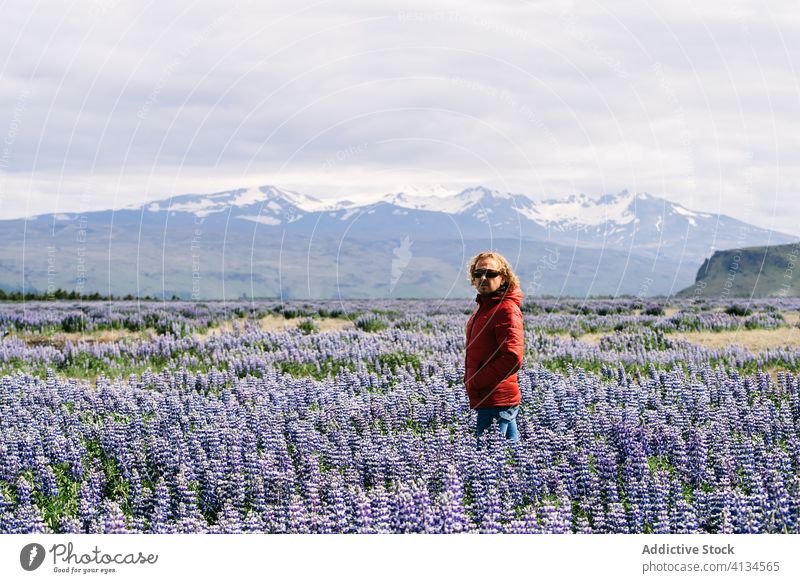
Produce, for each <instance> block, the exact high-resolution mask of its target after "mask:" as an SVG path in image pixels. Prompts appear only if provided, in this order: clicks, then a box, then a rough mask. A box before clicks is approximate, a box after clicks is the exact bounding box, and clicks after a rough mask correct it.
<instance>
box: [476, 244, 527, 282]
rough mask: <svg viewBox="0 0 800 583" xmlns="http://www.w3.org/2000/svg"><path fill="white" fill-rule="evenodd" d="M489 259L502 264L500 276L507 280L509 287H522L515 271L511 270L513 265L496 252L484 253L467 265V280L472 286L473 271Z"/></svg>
mask: <svg viewBox="0 0 800 583" xmlns="http://www.w3.org/2000/svg"><path fill="white" fill-rule="evenodd" d="M489 258H492V259H494V260H495V261H497V263H498V264H500V270H499V271H500V275H502V276H503V277H505V278H506V283H507V284H508V287H519V286H520V283H519V278H518V277H517V275H516V274H515V273H514V270H512V269H511V264H510V263H509V262H508V261H507V260H506V258H505V257H503V256H502V255H500V254H499V253H495V252H494V251H482V252H480V253H478V254H477V255H476V256H475V257H473V258H472V259H470V260H469V263H468V264H467V279H468V280H469V282H470V284H471V283H472V271H473V270H474V269H475V266H476V265H477V264H478V262H479V261H481V260H482V259H489Z"/></svg>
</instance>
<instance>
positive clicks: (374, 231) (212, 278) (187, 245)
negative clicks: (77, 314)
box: [0, 185, 794, 299]
mask: <svg viewBox="0 0 800 583" xmlns="http://www.w3.org/2000/svg"><path fill="white" fill-rule="evenodd" d="M406 191H407V192H406ZM426 192H429V193H430V194H431V196H426ZM793 240H794V238H792V237H790V236H789V235H785V234H783V233H777V232H774V231H767V230H765V229H761V228H759V227H755V226H753V225H748V224H747V223H744V222H742V221H738V220H736V219H734V218H732V217H727V216H725V215H712V214H709V213H700V212H696V211H692V210H690V209H687V208H685V207H683V206H681V205H678V204H676V203H672V202H670V201H668V200H666V199H662V198H658V197H655V196H653V195H650V194H647V193H631V192H629V191H627V190H625V191H622V192H620V193H618V194H606V195H602V196H601V197H599V198H590V197H588V196H587V195H572V196H570V197H565V198H563V199H547V200H545V201H534V200H533V199H532V198H531V197H529V196H527V195H525V194H519V193H510V192H503V191H499V190H493V189H490V188H487V187H484V186H476V187H470V188H467V189H463V190H461V191H460V192H457V193H454V194H453V193H450V194H449V195H448V193H447V191H446V189H443V188H434V189H432V191H426V190H425V189H419V188H417V189H413V188H405V189H404V191H402V192H398V193H389V194H384V195H380V196H375V197H373V198H372V199H371V200H369V201H366V200H360V201H357V202H352V201H349V200H348V199H346V198H343V199H340V200H337V201H330V200H327V201H326V200H322V199H320V198H317V197H314V196H310V195H307V194H302V193H299V192H296V191H292V190H288V189H283V188H279V187H277V186H274V185H265V186H259V187H253V188H237V189H232V190H228V191H222V192H216V193H211V194H184V195H177V196H174V197H169V198H165V199H161V200H159V201H150V202H147V203H144V204H142V205H132V206H131V207H128V208H124V209H118V210H106V211H96V212H90V213H81V214H78V213H58V214H50V215H38V216H36V217H35V218H29V219H16V220H6V221H0V286H2V287H5V288H7V289H20V288H22V287H25V288H30V289H38V290H43V289H47V288H49V287H51V286H53V285H56V286H57V287H60V288H62V289H67V290H71V289H74V288H76V287H77V286H82V288H83V289H84V290H86V291H89V290H91V291H99V292H102V293H114V294H115V295H125V294H127V293H134V292H137V293H141V294H144V293H150V294H155V295H161V294H162V293H164V294H168V295H169V296H171V295H172V294H176V295H179V296H182V297H185V296H187V295H189V296H194V295H197V296H198V297H203V298H208V299H213V298H215V297H231V290H233V291H232V293H233V297H238V296H239V295H241V294H245V295H249V296H261V297H263V296H277V295H281V296H282V297H290V296H291V294H300V296H299V297H304V298H306V297H307V298H314V297H318V296H325V297H330V296H331V294H335V293H339V292H342V293H347V294H356V296H355V297H414V295H415V294H423V295H422V296H420V297H430V294H433V295H434V296H435V295H436V294H437V290H441V293H455V294H457V295H460V296H461V295H463V296H467V295H470V294H471V293H472V290H471V289H470V288H469V285H468V282H467V281H466V279H465V278H464V277H463V276H462V275H460V272H461V271H462V270H463V269H464V263H465V262H466V261H467V260H468V259H469V254H470V253H477V252H478V251H480V250H482V249H487V248H490V249H495V250H497V251H499V252H501V253H503V254H504V255H506V256H507V257H508V258H509V260H511V261H512V264H514V265H515V269H517V271H518V275H520V276H521V278H522V279H523V280H524V281H527V285H528V287H529V289H531V290H533V291H534V293H540V294H548V295H559V294H564V293H568V294H569V295H579V296H580V295H583V294H592V295H621V294H628V295H636V294H640V293H645V294H646V295H668V294H672V293H674V292H675V291H676V290H680V289H682V288H685V287H687V286H689V285H690V284H691V282H692V281H694V277H695V275H696V272H697V269H698V267H699V266H700V265H701V263H702V261H703V260H704V259H705V258H706V257H708V256H710V255H712V254H713V252H714V251H715V250H717V249H720V248H726V247H741V246H743V245H747V244H749V245H758V244H762V243H763V242H765V241H770V242H777V243H788V242H790V241H793ZM548 247H549V249H550V251H548ZM398 249H399V250H400V253H401V254H402V256H403V258H404V260H403V262H398V261H396V260H395V259H396V256H397V255H396V254H397V252H398V251H397V250H398ZM554 249H558V256H559V258H560V259H559V262H557V265H555V266H551V267H547V268H546V269H544V271H543V270H542V268H541V267H540V264H539V261H540V260H541V259H542V258H546V257H549V256H551V255H552V254H553V253H554V251H553V250H554ZM48 250H51V251H48ZM454 270H455V271H454ZM331 273H334V274H335V277H332V276H331ZM419 274H425V276H424V277H419V276H418V275H419ZM542 274H544V275H545V276H546V277H545V276H543V275H542ZM537 278H538V279H537ZM384 280H385V281H384ZM390 282H391V285H390V284H389V283H390ZM384 283H386V284H387V285H384ZM326 286H332V287H331V288H330V289H328V287H326ZM198 288H199V289H200V292H198V291H197V290H198ZM204 290H205V291H204ZM642 290H644V292H642ZM284 292H286V293H288V294H289V296H286V293H284ZM207 294H211V295H207ZM220 294H221V295H220Z"/></svg>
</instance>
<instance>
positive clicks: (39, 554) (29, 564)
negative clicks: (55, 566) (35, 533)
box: [19, 543, 45, 571]
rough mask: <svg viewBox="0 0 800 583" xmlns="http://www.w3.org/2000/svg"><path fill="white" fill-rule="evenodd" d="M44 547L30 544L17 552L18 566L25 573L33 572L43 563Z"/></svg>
mask: <svg viewBox="0 0 800 583" xmlns="http://www.w3.org/2000/svg"><path fill="white" fill-rule="evenodd" d="M44 555H45V552H44V547H43V546H42V545H40V544H38V543H30V544H27V545H25V546H24V547H22V550H21V551H20V552H19V564H20V565H22V568H23V569H25V570H26V571H35V570H36V569H38V568H39V567H41V566H42V563H43V562H44Z"/></svg>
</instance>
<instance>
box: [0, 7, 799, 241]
mask: <svg viewBox="0 0 800 583" xmlns="http://www.w3.org/2000/svg"><path fill="white" fill-rule="evenodd" d="M431 4H432V3H431V2H421V1H420V2H413V1H410V2H400V1H397V2H394V1H391V2H376V1H375V0H371V1H363V2H356V1H346V2H345V1H330V2H325V1H321V2H303V0H299V1H298V0H293V1H292V2H276V1H271V0H269V1H266V2H256V1H239V2H237V1H236V0H229V1H226V2H197V1H192V2H155V1H151V2H147V1H144V2H143V1H141V0H139V1H137V2H129V1H114V0H110V1H107V2H101V1H99V0H95V1H91V2H90V1H85V2H84V1H74V2H66V1H63V0H58V1H56V0H53V1H43V2H38V3H36V2H21V1H17V2H12V3H11V4H8V3H6V4H4V5H3V8H2V14H3V18H2V20H0V140H1V141H0V218H8V217H17V216H25V215H30V214H38V213H44V212H62V211H81V210H91V209H99V208H109V207H112V206H113V207H121V206H127V205H130V204H134V203H140V202H143V201H146V200H153V199H159V198H165V197H168V196H170V195H174V194H182V193H187V192H214V191H220V190H229V189H232V188H236V187H240V186H251V185H257V184H274V185H278V186H282V187H286V188H291V189H295V190H299V191H301V192H305V193H308V194H312V195H315V196H318V197H321V198H326V197H348V198H353V197H356V196H359V195H362V196H363V195H368V194H375V195H377V194H382V193H386V192H392V191H396V190H397V189H399V188H401V187H402V186H403V185H409V184H412V185H418V186H426V185H433V184H442V185H445V186H447V187H450V188H459V187H464V186H470V185H477V184H482V185H485V186H489V187H492V188H498V189H501V190H509V191H512V192H521V193H525V194H528V195H529V196H531V197H532V198H534V199H541V198H560V197H565V196H568V195H569V194H573V193H581V192H583V193H586V194H588V195H590V196H600V195H602V194H603V193H610V192H612V193H615V192H619V191H621V190H623V189H628V190H631V191H642V192H649V193H651V194H654V195H656V196H662V197H665V198H668V199H670V200H673V201H676V202H680V203H681V204H683V205H685V206H687V207H689V208H691V209H695V210H701V211H706V212H714V213H716V212H721V213H724V214H729V215H732V216H734V217H737V218H741V219H745V220H748V221H750V222H752V223H755V224H758V225H760V226H763V227H767V228H773V229H777V230H781V231H784V232H787V233H792V234H800V228H798V226H797V223H798V221H797V217H798V216H800V196H798V195H799V194H800V115H799V114H800V83H799V82H798V75H797V69H798V68H800V40H798V39H800V8H797V5H796V3H795V2H793V1H792V0H787V1H785V2H758V1H740V2H737V1H732V2H697V1H696V0H691V1H686V0H668V1H663V2H654V1H650V0H646V1H644V2H630V1H620V2H614V1H605V0H604V1H602V2H591V1H588V2H577V1H576V2H556V1H554V0H546V1H542V2H536V1H516V0H491V1H486V2H478V1H472V2H467V1H463V0H462V1H458V2H451V3H447V2H437V3H436V8H435V9H434V8H431ZM704 4H705V5H708V6H704Z"/></svg>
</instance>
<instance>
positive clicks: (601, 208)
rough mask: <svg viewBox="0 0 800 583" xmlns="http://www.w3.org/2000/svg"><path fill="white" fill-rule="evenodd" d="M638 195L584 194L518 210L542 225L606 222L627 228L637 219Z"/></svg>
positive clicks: (624, 192)
mask: <svg viewBox="0 0 800 583" xmlns="http://www.w3.org/2000/svg"><path fill="white" fill-rule="evenodd" d="M635 198H636V195H634V194H631V193H629V192H628V191H623V192H621V193H620V194H618V195H616V196H615V195H605V196H603V197H601V198H599V199H592V198H589V197H588V196H586V195H585V194H579V195H571V196H570V197H569V198H567V199H565V200H555V199H549V200H544V201H542V202H539V203H534V204H533V205H531V206H530V207H528V208H521V209H518V210H519V212H520V213H521V214H522V215H523V216H525V217H526V218H528V219H530V220H532V221H535V222H537V223H539V224H550V223H555V224H557V225H560V226H567V227H571V226H578V225H580V226H585V227H596V226H600V225H604V224H606V223H616V224H618V225H626V224H628V223H631V222H633V221H634V220H635V219H636V215H635V214H634V212H633V210H632V209H631V206H632V203H633V202H634V200H635Z"/></svg>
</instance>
